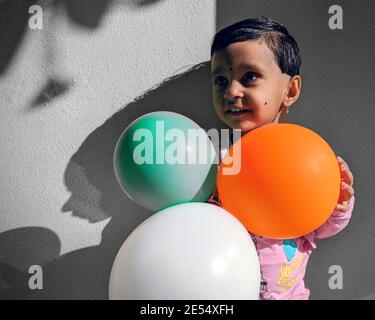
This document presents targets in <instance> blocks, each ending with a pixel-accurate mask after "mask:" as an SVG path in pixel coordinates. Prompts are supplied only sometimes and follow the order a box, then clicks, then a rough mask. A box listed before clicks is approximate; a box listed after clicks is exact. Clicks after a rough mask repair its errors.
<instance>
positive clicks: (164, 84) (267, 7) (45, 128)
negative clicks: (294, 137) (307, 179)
mask: <svg viewBox="0 0 375 320" xmlns="http://www.w3.org/2000/svg"><path fill="white" fill-rule="evenodd" d="M35 3H38V1H27V0H0V19H1V20H0V43H1V50H0V104H1V108H0V157H1V158H0V161H1V163H0V298H2V299H8V298H15V299H39V298H43V299H106V298H107V288H108V279H109V272H110V268H111V266H112V263H113V260H114V257H115V255H116V253H117V251H118V249H119V248H120V246H121V244H122V243H123V241H124V240H125V239H126V237H127V236H128V235H129V234H130V233H131V232H132V230H134V228H135V227H136V226H137V225H138V224H139V223H140V222H141V221H142V220H144V219H145V218H146V217H148V216H149V215H150V214H151V212H149V211H147V210H145V209H142V208H140V207H139V206H137V205H136V204H134V203H132V202H131V201H130V200H129V199H128V198H127V197H126V196H124V194H123V193H122V191H121V189H120V188H119V186H118V185H117V182H116V180H115V177H114V174H113V167H112V155H113V150H114V146H115V144H116V141H117V139H118V137H119V136H120V134H121V133H122V131H123V130H124V129H125V128H126V127H127V125H128V124H129V123H130V122H131V121H132V120H134V119H135V118H137V117H138V116H140V115H142V114H144V113H147V112H150V111H156V110H170V111H175V112H180V113H182V114H185V115H187V116H188V117H190V118H192V119H194V120H195V121H196V122H197V123H198V124H200V125H201V126H202V127H204V128H206V129H210V128H213V127H215V128H220V127H222V124H221V123H220V122H219V120H218V119H217V117H216V115H215V114H214V112H213V110H212V107H211V105H212V104H211V93H210V77H209V72H210V70H209V63H208V60H209V47H210V41H211V38H212V36H213V35H214V33H215V31H217V30H218V29H220V28H222V27H224V26H226V25H228V24H230V23H232V22H235V21H237V20H240V19H243V18H246V17H254V16H260V15H265V16H271V17H273V18H275V19H276V20H279V21H280V22H282V23H284V24H285V25H286V26H287V27H288V29H289V30H290V32H291V33H292V34H293V35H294V36H295V38H296V39H297V41H298V43H299V45H300V47H301V51H302V58H303V67H302V78H303V90H302V95H301V97H300V100H299V101H298V103H297V104H295V105H294V106H293V108H292V109H291V114H290V115H291V116H290V121H291V122H295V123H299V124H302V125H305V126H307V127H309V128H311V129H313V130H315V131H316V132H318V133H319V134H321V135H322V136H323V137H325V138H326V139H327V140H328V142H329V143H330V144H331V146H332V147H333V148H334V150H335V151H336V152H337V154H339V155H341V156H342V157H343V158H345V159H346V160H347V162H348V163H349V165H350V167H351V169H352V171H353V172H354V175H355V189H356V192H357V202H356V207H355V210H354V213H353V218H352V220H351V222H350V224H349V226H348V227H347V228H346V229H345V230H344V231H343V232H341V233H340V234H339V235H337V236H335V237H333V238H330V239H327V240H322V241H321V242H319V243H318V249H317V250H316V251H315V252H314V253H313V255H312V258H311V261H310V264H309V266H308V274H307V283H308V286H309V287H310V288H311V291H312V298H315V299H344V298H351V299H360V298H372V299H374V298H375V275H374V271H373V270H374V269H375V256H374V255H375V254H374V250H373V243H374V240H375V239H374V238H375V233H374V230H375V218H374V215H373V213H372V212H371V208H372V207H373V204H374V200H373V199H374V197H371V195H370V192H371V190H373V189H374V186H373V184H374V182H373V181H375V179H374V178H375V177H374V176H375V168H374V161H371V159H373V158H374V147H373V143H372V142H373V140H374V135H372V132H373V129H374V125H375V120H374V111H373V110H374V108H373V105H374V102H373V101H375V100H374V99H372V98H375V97H374V95H375V94H374V93H373V90H371V89H372V87H373V83H372V81H371V80H372V79H373V78H374V77H373V73H374V71H375V69H374V59H375V58H374V57H373V49H374V46H375V45H374V44H373V41H372V40H373V38H374V28H375V23H374V22H373V21H372V20H371V19H372V17H373V15H374V11H375V10H374V9H375V5H374V4H372V2H370V1H364V0H363V1H361V2H358V3H357V4H356V5H355V3H354V1H334V3H332V4H341V5H342V6H343V9H344V30H336V31H332V30H330V29H329V28H328V24H327V22H328V18H329V15H328V7H329V5H330V3H328V2H327V1H316V0H314V1H312V0H310V1H307V0H284V1H281V0H272V1H270V0H267V1H242V0H236V1H224V0H219V1H217V2H215V1H199V0H194V1H184V2H176V1H173V0H159V1H149V0H148V1H144V0H143V1H141V0H139V1H135V0H133V1H126V0H117V1H115V0H90V1H84V0H75V1H73V0H72V1H70V0H56V1H53V0H50V1H47V0H46V1H39V3H41V4H42V7H43V9H45V10H44V13H45V21H44V22H45V24H44V29H43V30H41V31H36V30H30V29H29V28H28V26H27V22H28V17H29V14H28V13H27V11H28V8H29V6H30V5H31V4H35ZM33 264H39V265H42V266H43V270H44V289H43V290H40V291H31V290H29V289H28V286H27V281H28V278H29V276H30V275H29V274H28V273H27V270H28V267H29V266H30V265H33ZM336 264H338V265H341V266H342V268H343V272H344V289H343V290H334V291H333V290H330V289H329V288H328V279H329V276H330V275H329V274H328V268H329V266H331V265H336Z"/></svg>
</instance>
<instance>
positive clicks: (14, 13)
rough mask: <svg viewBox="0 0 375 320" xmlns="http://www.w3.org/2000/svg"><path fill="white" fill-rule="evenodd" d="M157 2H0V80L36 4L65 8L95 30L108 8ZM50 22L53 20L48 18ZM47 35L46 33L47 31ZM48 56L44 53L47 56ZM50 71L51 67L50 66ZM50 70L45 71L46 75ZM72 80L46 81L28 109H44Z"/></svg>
mask: <svg viewBox="0 0 375 320" xmlns="http://www.w3.org/2000/svg"><path fill="white" fill-rule="evenodd" d="M160 1H161V0H135V1H134V0H133V1H130V0H0V43H1V50H0V77H1V75H2V74H3V73H4V72H6V70H7V68H8V66H9V65H10V64H11V61H12V58H13V57H14V56H15V54H16V52H17V50H18V48H19V46H20V45H21V42H22V39H23V37H24V35H25V33H26V30H27V28H28V24H29V18H30V17H31V14H29V8H30V7H31V6H33V5H40V6H41V7H42V9H44V10H46V9H52V15H56V14H58V13H59V9H65V11H66V13H67V16H68V17H69V19H70V21H71V22H72V23H74V24H76V25H77V26H79V27H81V28H87V29H91V30H96V29H97V28H98V27H100V25H101V22H102V20H103V17H104V16H105V14H106V12H107V11H108V10H109V8H110V7H111V5H114V4H118V5H121V6H129V7H134V8H143V7H145V6H149V5H152V4H154V3H156V2H160ZM52 19H53V18H52ZM47 33H48V32H47ZM50 54H51V53H48V52H47V56H48V55H50ZM50 67H51V68H53V66H50ZM50 71H51V70H47V72H50ZM71 85H72V81H70V80H65V79H58V78H49V79H47V80H46V84H45V86H44V88H42V90H41V92H40V93H39V94H38V95H37V96H36V97H35V98H34V101H33V102H32V104H31V108H32V109H35V108H37V107H41V106H45V105H46V104H47V103H48V102H50V101H52V100H53V99H55V98H57V97H58V96H60V95H62V94H65V93H66V92H67V91H68V90H69V88H70V87H71Z"/></svg>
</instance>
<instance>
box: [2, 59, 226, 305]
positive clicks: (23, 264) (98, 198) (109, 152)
mask: <svg viewBox="0 0 375 320" xmlns="http://www.w3.org/2000/svg"><path fill="white" fill-rule="evenodd" d="M210 92H211V87H210V66H209V63H208V62H206V63H202V64H200V65H197V66H195V67H193V68H191V69H190V70H188V71H187V72H185V73H183V74H182V75H177V76H174V77H172V78H170V79H167V80H166V81H164V82H163V83H162V84H161V85H160V86H158V87H156V88H154V89H152V90H150V91H149V92H147V93H146V94H144V95H143V96H141V97H139V98H137V99H136V100H135V101H133V102H131V103H130V104H128V105H127V106H126V107H124V108H123V109H122V110H120V111H119V112H117V113H116V114H115V115H114V116H113V117H111V118H110V119H109V120H107V121H106V122H105V123H104V124H103V125H102V126H101V127H99V128H97V129H96V130H95V131H94V132H92V133H91V134H90V135H89V136H88V137H87V139H86V140H85V141H84V142H83V144H82V145H81V147H80V148H79V150H78V151H77V152H76V153H75V154H74V155H73V156H72V158H71V160H70V161H69V163H68V166H67V168H66V171H65V183H66V186H67V188H68V189H69V191H70V192H71V197H70V199H68V201H67V202H66V203H65V205H64V206H63V208H62V211H63V212H67V213H66V214H68V212H72V214H73V215H74V216H77V217H80V218H82V219H87V220H89V221H90V222H91V223H95V222H99V221H103V220H104V219H107V218H109V217H110V218H111V219H110V221H109V223H108V224H107V226H106V227H105V229H104V230H103V233H102V241H101V243H100V244H99V245H98V246H94V247H90V248H85V249H81V250H77V251H74V252H71V253H68V254H65V255H62V256H60V254H59V250H60V243H59V240H58V238H57V236H56V235H55V234H54V233H53V232H51V231H50V230H47V229H43V228H23V229H17V230H13V231H8V232H5V233H3V234H0V250H2V251H1V254H3V252H4V253H5V256H6V259H5V260H4V261H3V259H1V261H2V262H1V264H0V275H1V276H0V281H1V282H0V298H1V299H9V298H13V299H107V298H108V293H107V291H108V282H109V276H110V271H111V268H112V264H113V261H114V259H115V256H116V254H117V252H118V250H119V249H120V247H121V245H122V243H123V242H124V240H125V239H126V237H127V236H128V235H129V234H130V233H131V232H132V231H133V230H134V229H135V227H136V226H137V225H138V224H139V223H141V222H142V221H143V220H144V219H146V218H147V217H148V216H150V215H151V214H152V212H150V211H148V210H146V209H143V208H142V207H140V206H138V205H137V204H135V203H133V202H132V201H131V200H130V199H129V198H128V197H127V196H126V195H125V194H124V192H123V191H122V190H121V188H120V186H119V185H118V183H117V180H116V178H115V175H114V171H113V153H114V149H115V145H116V143H117V140H118V139H119V137H120V135H121V134H122V132H123V131H124V130H125V128H126V127H127V126H128V125H129V124H130V123H131V122H132V121H133V120H135V119H136V118H138V117H140V116H141V115H143V114H145V113H148V112H153V111H161V110H163V111H173V112H178V113H181V114H183V115H185V116H187V117H189V118H191V119H193V120H194V121H196V122H197V123H198V124H199V125H200V126H201V127H203V128H204V129H206V130H208V129H210V128H221V127H222V124H221V123H220V122H219V120H218V118H217V116H216V114H215V113H214V110H213V107H212V103H211V95H210V94H209V93H210ZM9 247H16V248H17V250H15V251H13V252H12V253H9V252H7V248H9ZM33 264H41V265H42V266H43V272H44V289H43V290H34V291H31V290H28V278H29V277H30V275H29V274H28V273H27V270H28V267H29V266H30V265H33Z"/></svg>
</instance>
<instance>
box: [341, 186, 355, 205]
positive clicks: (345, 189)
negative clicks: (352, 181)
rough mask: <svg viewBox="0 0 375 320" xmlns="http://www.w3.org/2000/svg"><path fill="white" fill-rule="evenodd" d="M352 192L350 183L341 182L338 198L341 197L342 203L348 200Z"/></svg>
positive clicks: (352, 194)
mask: <svg viewBox="0 0 375 320" xmlns="http://www.w3.org/2000/svg"><path fill="white" fill-rule="evenodd" d="M354 193H355V192H354V189H353V188H352V187H351V186H350V185H348V184H346V183H345V182H341V197H340V198H341V199H343V203H344V202H345V201H348V200H350V198H351V197H353V196H354Z"/></svg>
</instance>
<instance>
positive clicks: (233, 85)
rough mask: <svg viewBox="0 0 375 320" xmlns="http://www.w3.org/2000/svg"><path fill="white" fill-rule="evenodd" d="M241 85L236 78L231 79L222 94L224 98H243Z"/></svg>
mask: <svg viewBox="0 0 375 320" xmlns="http://www.w3.org/2000/svg"><path fill="white" fill-rule="evenodd" d="M243 96H244V94H243V92H242V85H241V83H240V82H238V81H237V80H232V81H231V82H230V84H229V86H228V87H227V90H226V91H225V94H224V99H228V100H233V99H238V98H243Z"/></svg>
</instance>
